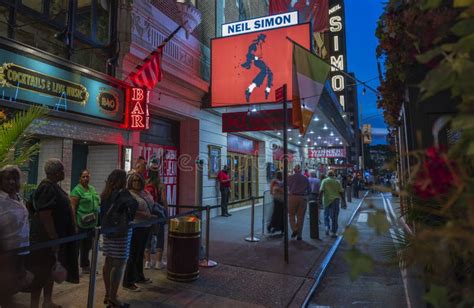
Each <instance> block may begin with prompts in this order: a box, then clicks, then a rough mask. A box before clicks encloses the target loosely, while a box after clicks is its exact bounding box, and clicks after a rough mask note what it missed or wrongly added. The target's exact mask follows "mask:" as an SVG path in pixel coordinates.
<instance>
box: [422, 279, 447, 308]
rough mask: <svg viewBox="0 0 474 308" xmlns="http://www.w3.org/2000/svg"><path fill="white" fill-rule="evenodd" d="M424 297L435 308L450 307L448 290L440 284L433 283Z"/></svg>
mask: <svg viewBox="0 0 474 308" xmlns="http://www.w3.org/2000/svg"><path fill="white" fill-rule="evenodd" d="M423 298H424V299H425V300H426V302H428V303H430V304H431V305H433V307H434V308H443V307H449V304H448V290H447V289H446V288H443V287H440V286H438V285H435V284H431V286H430V291H429V292H428V293H426V294H425V296H424V297H423Z"/></svg>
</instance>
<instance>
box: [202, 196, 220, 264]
mask: <svg viewBox="0 0 474 308" xmlns="http://www.w3.org/2000/svg"><path fill="white" fill-rule="evenodd" d="M210 222H211V208H210V207H209V205H208V206H206V258H205V259H204V260H201V261H200V262H199V266H201V267H214V266H217V262H216V261H212V260H209V233H210V232H209V231H210Z"/></svg>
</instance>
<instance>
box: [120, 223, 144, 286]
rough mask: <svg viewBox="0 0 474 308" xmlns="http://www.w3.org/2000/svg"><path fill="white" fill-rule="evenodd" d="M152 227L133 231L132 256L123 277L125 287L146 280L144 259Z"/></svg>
mask: <svg viewBox="0 0 474 308" xmlns="http://www.w3.org/2000/svg"><path fill="white" fill-rule="evenodd" d="M149 233H150V227H139V228H135V229H133V234H132V242H131V247H130V256H129V258H128V261H127V266H126V268H125V274H124V276H123V286H124V287H129V286H131V285H133V284H134V283H135V282H137V281H141V280H144V279H145V275H144V274H143V257H144V254H145V247H146V242H147V239H148V234H149Z"/></svg>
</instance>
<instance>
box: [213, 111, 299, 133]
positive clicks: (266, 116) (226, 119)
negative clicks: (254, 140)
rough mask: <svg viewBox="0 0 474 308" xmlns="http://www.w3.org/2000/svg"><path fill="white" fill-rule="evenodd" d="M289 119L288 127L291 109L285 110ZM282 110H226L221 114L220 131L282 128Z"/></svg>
mask: <svg viewBox="0 0 474 308" xmlns="http://www.w3.org/2000/svg"><path fill="white" fill-rule="evenodd" d="M287 119H288V121H289V123H288V128H293V127H294V126H293V125H292V124H291V109H289V110H288V111H287ZM283 122H284V118H283V110H281V109H274V110H260V111H258V112H228V113H223V114H222V132H223V133H232V132H249V131H263V130H281V129H283Z"/></svg>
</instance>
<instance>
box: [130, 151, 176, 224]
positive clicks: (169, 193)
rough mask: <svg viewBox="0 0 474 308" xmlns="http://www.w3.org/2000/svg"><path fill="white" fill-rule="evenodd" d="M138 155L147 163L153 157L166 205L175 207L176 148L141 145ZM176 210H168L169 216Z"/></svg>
mask: <svg viewBox="0 0 474 308" xmlns="http://www.w3.org/2000/svg"><path fill="white" fill-rule="evenodd" d="M138 149H139V151H138V152H139V153H140V154H139V155H140V156H143V157H144V158H145V160H146V162H147V166H148V165H149V163H150V160H151V158H152V157H153V156H155V157H156V158H157V160H158V164H159V166H160V178H161V182H162V183H163V184H164V185H165V188H166V199H167V201H168V204H172V205H176V202H177V195H178V148H177V147H174V146H163V145H158V144H151V143H142V144H140V145H139V147H138ZM175 213H176V208H171V207H170V208H169V214H170V215H174V214H175Z"/></svg>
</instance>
